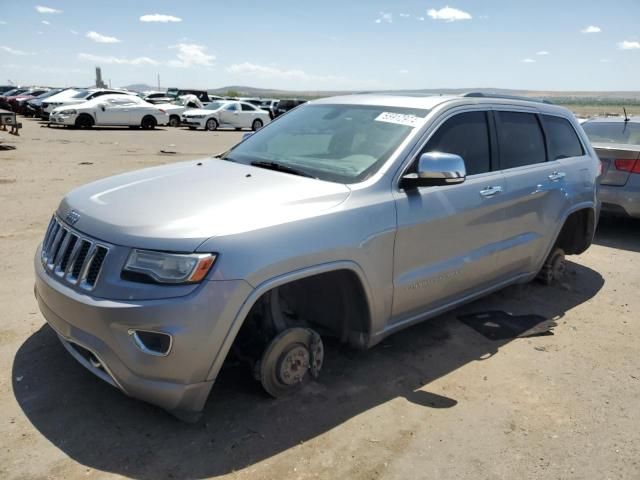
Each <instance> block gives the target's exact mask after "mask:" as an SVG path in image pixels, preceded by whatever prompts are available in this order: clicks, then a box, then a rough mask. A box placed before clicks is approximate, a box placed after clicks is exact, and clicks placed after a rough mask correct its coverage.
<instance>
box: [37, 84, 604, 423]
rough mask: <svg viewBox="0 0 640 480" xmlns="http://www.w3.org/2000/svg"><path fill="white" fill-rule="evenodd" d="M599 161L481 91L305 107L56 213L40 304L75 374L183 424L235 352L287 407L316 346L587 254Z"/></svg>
mask: <svg viewBox="0 0 640 480" xmlns="http://www.w3.org/2000/svg"><path fill="white" fill-rule="evenodd" d="M600 172H601V164H600V161H599V160H598V157H597V156H596V154H595V153H594V151H593V149H592V148H591V146H590V145H589V142H588V140H587V138H586V136H585V134H584V132H583V131H582V128H581V127H580V126H579V125H578V123H577V122H576V120H575V119H574V117H573V115H572V114H571V113H570V112H569V111H567V110H566V109H564V108H560V107H557V106H553V105H548V104H545V103H542V102H535V101H527V100H522V99H513V98H504V97H491V96H485V95H481V94H468V95H463V96H426V97H421V96H409V95H405V96H393V95H352V96H344V97H336V98H328V99H322V100H317V101H313V102H310V103H308V104H305V105H302V106H300V107H298V108H296V109H294V110H292V111H290V112H288V113H287V114H286V115H284V116H282V117H281V118H279V119H278V120H277V121H275V122H274V123H272V124H269V125H267V126H266V127H265V128H263V129H261V130H260V131H258V132H257V133H255V134H254V135H253V136H250V137H248V138H247V139H245V140H244V141H243V142H241V143H240V144H238V145H236V146H235V147H234V148H232V149H231V150H229V151H228V152H226V153H224V154H221V155H219V156H217V157H213V158H208V159H202V160H195V161H190V162H184V163H177V164H172V165H167V166H161V167H156V168H149V169H145V170H141V171H136V172H132V173H127V174H124V175H118V176H115V177H111V178H107V179H104V180H100V181H97V182H94V183H91V184H89V185H85V186H83V187H80V188H78V189H76V190H74V191H72V192H71V193H69V194H68V195H67V196H66V197H65V198H64V199H63V200H62V202H61V203H60V206H59V207H58V209H57V211H56V213H55V214H54V216H53V218H52V220H51V223H50V225H49V228H48V230H47V232H46V235H45V238H44V241H43V243H42V245H41V246H40V247H39V248H38V251H37V254H36V257H35V271H36V285H35V292H36V296H37V299H38V302H39V305H40V309H41V311H42V313H43V314H44V316H45V317H46V319H47V321H48V323H49V324H50V325H51V326H52V327H53V329H54V330H55V331H56V332H57V333H58V335H59V336H60V339H61V340H62V343H63V345H64V346H65V347H66V348H67V350H68V351H69V352H70V353H71V355H73V356H74V357H75V358H76V359H77V360H78V361H79V362H80V363H81V364H83V365H84V366H85V367H86V368H88V369H89V370H91V371H92V372H93V373H95V374H96V375H98V376H99V377H101V378H102V379H103V380H105V381H107V382H109V383H111V384H112V385H114V386H116V387H118V388H119V389H121V390H122V391H123V392H125V393H126V394H128V395H131V396H133V397H137V398H140V399H143V400H146V401H148V402H150V403H153V404H156V405H159V406H161V407H162V408H164V409H166V410H168V411H170V412H172V413H173V414H175V415H176V416H178V417H180V418H183V419H186V420H194V419H196V418H197V417H198V414H199V412H200V411H201V410H202V408H203V405H204V403H205V400H206V399H207V396H208V395H209V392H210V390H211V387H212V385H213V382H214V380H215V378H216V376H217V374H218V372H219V370H220V368H221V366H222V364H223V362H224V361H225V359H226V358H227V356H228V355H234V356H236V357H237V358H239V359H241V360H243V361H245V362H246V363H247V365H248V366H249V367H250V368H249V369H248V372H251V373H252V374H253V375H254V376H255V377H256V379H257V380H259V381H260V382H261V383H262V385H263V386H264V388H265V390H266V391H267V392H268V393H269V394H271V395H273V396H276V397H277V396H281V395H286V394H289V393H291V392H292V391H294V390H296V389H298V388H300V386H301V385H303V384H304V382H305V381H307V380H308V379H309V378H314V377H317V376H318V374H319V373H320V370H321V368H322V363H323V357H324V349H323V342H322V339H323V338H326V337H328V336H333V337H337V338H338V339H339V340H341V341H342V342H345V343H348V344H349V345H351V346H353V347H355V348H369V347H372V346H374V345H376V344H377V343H379V342H380V341H381V340H382V339H383V338H385V337H386V336H388V335H390V334H392V333H393V332H396V331H398V330H400V329H402V328H406V327H408V326H410V325H413V324H415V323H417V322H420V321H423V320H425V319H428V318H430V317H433V316H435V315H438V314H440V313H442V312H444V311H446V310H449V309H451V308H454V307H456V306H458V305H461V304H463V303H465V302H469V301H470V300H473V299H475V298H478V297H480V296H483V295H486V294H488V293H490V292H493V291H495V290H498V289H501V288H503V287H505V286H507V285H510V284H514V283H522V282H528V281H530V280H532V279H534V278H535V277H536V276H541V277H542V278H545V279H547V280H548V279H550V278H551V277H552V276H553V273H554V271H557V270H559V269H560V267H561V262H562V258H563V255H564V254H565V253H566V254H579V253H582V252H584V251H585V250H586V249H587V248H588V247H589V245H590V244H591V241H592V237H593V234H594V229H595V225H596V222H597V219H598V214H599V204H598V199H597V196H596V193H597V185H598V178H599V175H600Z"/></svg>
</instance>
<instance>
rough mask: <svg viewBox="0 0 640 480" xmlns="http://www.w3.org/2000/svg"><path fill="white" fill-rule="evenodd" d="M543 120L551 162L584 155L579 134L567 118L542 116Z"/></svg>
mask: <svg viewBox="0 0 640 480" xmlns="http://www.w3.org/2000/svg"><path fill="white" fill-rule="evenodd" d="M542 120H543V121H544V129H545V132H546V133H547V140H549V160H560V159H561V158H569V157H580V156H582V155H584V150H583V149H582V144H581V143H580V139H578V134H577V133H576V131H575V129H574V128H573V126H572V125H571V123H570V122H569V121H568V120H567V119H566V118H562V117H554V116H553V115H542Z"/></svg>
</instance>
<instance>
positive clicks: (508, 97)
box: [461, 92, 553, 105]
mask: <svg viewBox="0 0 640 480" xmlns="http://www.w3.org/2000/svg"><path fill="white" fill-rule="evenodd" d="M461 96H462V97H471V98H501V99H504V100H524V101H526V102H538V103H547V104H549V105H553V102H550V101H549V100H545V99H543V98H534V97H524V96H521V95H504V94H501V93H485V92H468V93H464V94H462V95H461Z"/></svg>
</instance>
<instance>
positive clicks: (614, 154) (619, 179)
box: [593, 143, 640, 187]
mask: <svg viewBox="0 0 640 480" xmlns="http://www.w3.org/2000/svg"><path fill="white" fill-rule="evenodd" d="M593 148H594V149H595V151H596V153H597V154H598V157H599V158H600V160H601V161H602V178H601V179H600V184H601V185H609V186H614V187H622V186H624V185H625V184H626V183H627V180H628V179H629V176H630V175H632V174H635V173H637V172H640V160H639V159H640V146H638V145H625V144H602V143H594V144H593Z"/></svg>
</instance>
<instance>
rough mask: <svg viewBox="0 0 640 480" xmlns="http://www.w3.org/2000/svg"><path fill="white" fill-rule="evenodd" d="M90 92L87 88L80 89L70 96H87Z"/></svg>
mask: <svg viewBox="0 0 640 480" xmlns="http://www.w3.org/2000/svg"><path fill="white" fill-rule="evenodd" d="M90 94H91V92H90V91H89V90H80V91H78V93H76V94H75V95H73V96H72V97H71V98H85V97H88V96H89V95H90Z"/></svg>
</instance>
